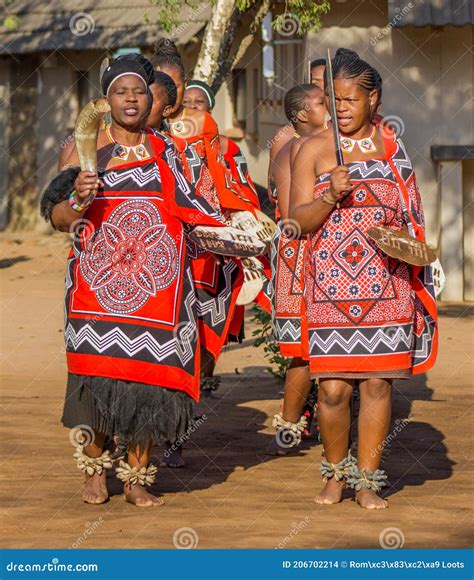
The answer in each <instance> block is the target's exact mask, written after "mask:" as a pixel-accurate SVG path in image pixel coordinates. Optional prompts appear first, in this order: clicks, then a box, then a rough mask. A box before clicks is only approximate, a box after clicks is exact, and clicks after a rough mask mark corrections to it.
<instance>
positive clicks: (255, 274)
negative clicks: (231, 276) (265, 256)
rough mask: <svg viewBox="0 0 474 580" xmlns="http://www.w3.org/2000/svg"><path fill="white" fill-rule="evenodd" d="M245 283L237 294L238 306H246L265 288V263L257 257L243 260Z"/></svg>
mask: <svg viewBox="0 0 474 580" xmlns="http://www.w3.org/2000/svg"><path fill="white" fill-rule="evenodd" d="M242 266H243V269H244V283H243V284H242V288H241V289H240V292H239V295H238V296H237V300H236V304H237V306H245V305H246V304H250V303H251V302H253V301H254V300H255V298H256V297H257V295H258V293H259V292H260V291H261V290H262V288H263V264H262V263H261V262H260V260H257V258H245V259H243V260H242Z"/></svg>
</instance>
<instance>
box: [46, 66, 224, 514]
mask: <svg viewBox="0 0 474 580" xmlns="http://www.w3.org/2000/svg"><path fill="white" fill-rule="evenodd" d="M152 82H153V67H152V65H151V63H149V62H148V61H147V60H146V59H144V58H143V57H141V56H137V55H124V56H123V57H120V58H119V59H117V60H116V61H114V63H112V65H111V66H110V67H109V68H108V69H107V70H106V71H105V73H104V76H103V79H102V88H103V93H104V95H106V97H107V99H108V101H109V104H110V106H111V116H112V124H111V126H108V127H107V128H106V129H104V130H102V131H100V132H99V136H98V142H97V157H98V165H99V167H102V168H104V170H103V173H102V174H101V177H100V179H99V178H98V175H97V174H93V173H90V172H86V171H79V168H78V167H76V166H77V165H78V154H77V150H76V145H75V141H74V140H72V141H71V143H70V144H69V146H68V147H67V149H66V150H65V151H63V153H62V155H61V159H60V163H59V169H60V170H63V171H62V172H61V173H60V174H59V176H58V177H57V178H56V179H55V180H53V183H52V185H51V186H50V187H49V188H48V190H47V192H46V193H45V196H44V197H43V200H42V213H43V215H44V216H45V217H47V218H49V219H51V222H52V224H53V225H54V226H55V227H56V228H57V229H59V230H61V231H69V232H72V233H73V234H74V244H73V248H72V250H71V252H70V254H69V257H68V265H67V273H66V300H65V306H66V328H65V339H66V351H67V354H66V356H67V364H68V371H69V372H68V385H67V394H66V401H65V406H64V413H63V424H64V425H65V426H66V427H71V428H74V427H79V428H80V429H81V430H82V432H83V438H82V440H81V441H78V443H79V445H78V448H77V449H76V454H75V457H76V460H77V463H78V467H79V468H80V469H81V470H82V471H83V472H84V473H85V477H86V485H85V490H84V494H83V498H84V501H85V502H87V503H93V504H99V503H104V502H105V501H107V499H108V492H107V488H106V481H105V474H106V470H107V469H108V468H110V467H112V463H113V461H114V458H113V457H111V455H110V453H109V451H104V442H105V440H106V438H107V437H108V438H109V439H111V438H112V437H114V436H116V435H117V436H118V437H119V440H120V442H121V444H122V446H121V447H122V451H123V457H124V458H125V457H126V459H127V460H126V461H124V460H121V461H120V464H119V467H118V468H117V471H116V473H117V476H118V477H119V479H121V481H122V482H123V483H124V493H125V497H126V499H127V501H129V502H131V503H133V504H135V505H137V506H141V507H151V506H156V505H159V504H160V503H162V501H161V500H160V499H159V498H157V497H155V496H154V495H152V494H150V493H148V492H147V491H146V489H145V486H148V485H150V484H152V483H153V481H154V478H155V473H156V467H154V466H152V465H151V464H150V463H149V458H150V448H151V445H152V444H153V443H156V442H159V441H162V440H168V441H169V440H171V441H177V440H180V438H182V437H183V436H186V435H187V433H188V432H189V429H190V428H191V426H192V424H193V423H192V421H193V415H192V402H193V400H195V401H197V400H199V368H200V359H199V340H198V333H197V330H196V296H195V289H194V284H193V279H192V275H191V269H190V264H189V256H188V252H187V248H186V236H185V234H186V229H185V228H186V227H192V226H193V225H196V224H203V225H204V224H206V223H207V224H209V225H214V226H216V227H219V226H221V225H222V222H220V221H219V215H218V214H216V213H215V212H214V211H213V209H212V208H211V207H210V206H209V204H208V203H207V202H206V200H204V199H202V198H200V197H198V196H196V195H195V192H194V188H193V187H192V186H191V185H190V184H189V182H188V181H187V180H186V179H185V177H184V175H183V174H182V173H181V172H180V171H179V169H178V168H177V166H176V163H175V161H176V158H175V157H174V152H172V151H169V147H168V146H167V144H166V142H165V141H164V140H163V139H162V138H160V137H157V136H154V135H151V134H150V133H147V132H144V131H143V130H142V129H141V127H142V125H143V122H144V120H145V119H146V117H147V115H148V113H149V107H150V103H151V94H150V92H149V90H148V87H149V85H150V84H151V83H152ZM161 98H162V101H160V102H161V106H162V107H164V106H165V102H164V98H165V95H162V97H161ZM71 166H72V167H71ZM68 182H69V183H70V185H68ZM97 189H98V192H97V194H96V195H95V197H94V198H93V199H92V201H88V196H89V194H90V193H91V191H94V190H97ZM63 200H64V201H63Z"/></svg>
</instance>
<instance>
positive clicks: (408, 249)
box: [367, 226, 437, 266]
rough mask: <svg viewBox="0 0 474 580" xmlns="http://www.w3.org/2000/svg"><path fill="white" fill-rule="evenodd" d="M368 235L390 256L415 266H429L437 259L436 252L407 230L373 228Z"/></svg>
mask: <svg viewBox="0 0 474 580" xmlns="http://www.w3.org/2000/svg"><path fill="white" fill-rule="evenodd" d="M367 235H368V236H369V237H370V238H371V239H372V240H374V242H375V243H376V244H377V246H378V247H379V248H380V249H381V250H382V251H383V252H385V253H386V254H387V256H390V257H391V258H397V260H400V261H402V262H406V263H407V264H412V265H413V266H427V265H428V264H431V263H432V262H434V261H435V260H436V259H437V256H436V251H435V250H434V249H433V248H431V247H430V246H428V244H427V243H426V242H422V241H421V240H418V239H416V238H414V237H413V236H410V235H409V234H408V233H407V232H406V231H405V230H394V229H393V228H387V227H383V226H380V227H371V228H369V229H368V230H367Z"/></svg>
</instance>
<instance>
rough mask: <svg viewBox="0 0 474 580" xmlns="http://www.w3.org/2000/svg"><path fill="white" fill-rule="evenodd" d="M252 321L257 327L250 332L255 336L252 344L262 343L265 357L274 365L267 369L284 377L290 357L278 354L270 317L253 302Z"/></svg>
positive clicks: (259, 344)
mask: <svg viewBox="0 0 474 580" xmlns="http://www.w3.org/2000/svg"><path fill="white" fill-rule="evenodd" d="M252 313H253V317H252V319H251V320H252V322H255V323H256V324H258V328H257V329H256V330H254V331H253V332H252V336H254V337H255V340H254V341H253V346H255V347H259V346H261V345H263V352H264V353H265V358H266V359H267V360H268V361H269V362H270V363H271V364H272V365H275V366H276V368H274V366H270V367H267V371H268V372H269V373H270V374H272V375H273V376H274V377H277V378H279V379H284V378H285V375H286V371H287V370H288V367H289V366H290V362H291V358H286V357H284V356H282V355H281V354H280V349H279V348H278V344H277V343H276V342H275V338H274V336H273V330H272V317H271V316H270V314H268V313H267V312H266V311H265V310H263V308H261V307H260V306H258V305H257V304H254V305H253V306H252Z"/></svg>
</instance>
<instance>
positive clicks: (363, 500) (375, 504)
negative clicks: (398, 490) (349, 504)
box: [355, 489, 388, 510]
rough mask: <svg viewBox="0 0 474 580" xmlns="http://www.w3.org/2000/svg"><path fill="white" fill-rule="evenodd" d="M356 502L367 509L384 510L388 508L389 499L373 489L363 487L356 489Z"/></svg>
mask: <svg viewBox="0 0 474 580" xmlns="http://www.w3.org/2000/svg"><path fill="white" fill-rule="evenodd" d="M355 499H356V502H357V503H358V504H359V505H360V506H361V507H363V508H365V509H367V510H383V509H385V508H388V501H387V500H385V499H382V498H381V497H379V496H378V495H377V494H376V493H375V491H372V490H371V489H361V490H360V491H356V494H355Z"/></svg>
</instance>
